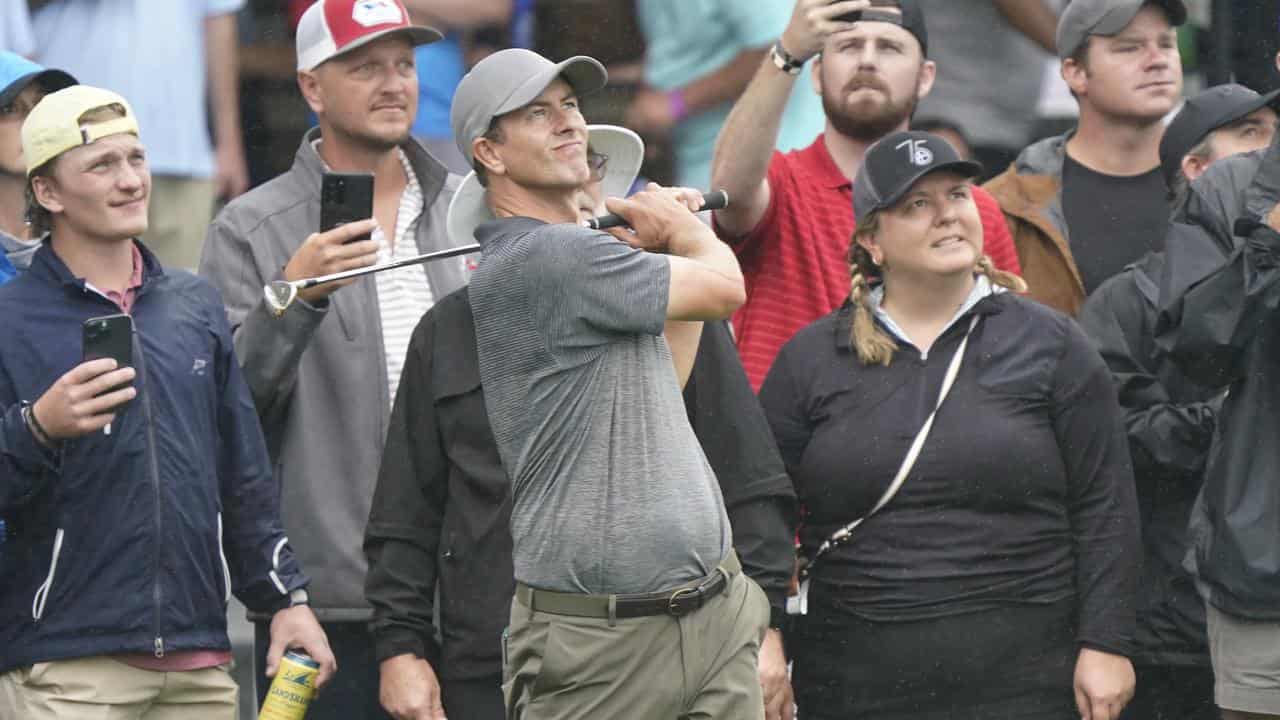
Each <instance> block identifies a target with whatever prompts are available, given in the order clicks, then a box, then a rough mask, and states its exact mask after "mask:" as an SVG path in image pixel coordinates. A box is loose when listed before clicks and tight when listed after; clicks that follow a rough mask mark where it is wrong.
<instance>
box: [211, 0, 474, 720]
mask: <svg viewBox="0 0 1280 720" xmlns="http://www.w3.org/2000/svg"><path fill="white" fill-rule="evenodd" d="M439 37H440V35H439V33H437V32H436V31H434V30H431V29H430V28H426V27H422V26H415V25H411V24H410V23H409V20H408V14H407V13H406V12H405V8H404V6H403V5H402V4H401V3H400V2H399V0H359V1H356V0H320V1H319V2H316V3H315V4H314V5H312V6H311V7H310V8H309V9H308V10H307V12H306V13H305V14H304V15H303V17H302V20H301V22H300V23H299V26H298V36H297V55H298V65H297V67H298V86H299V88H300V89H301V91H302V94H303V96H304V98H305V99H306V101H307V104H308V105H310V107H311V109H312V110H313V111H315V113H316V116H317V117H318V118H319V124H320V127H319V128H317V129H313V130H311V131H310V132H308V133H307V134H306V135H305V136H304V137H303V140H302V145H301V147H300V148H299V149H298V154H297V158H296V159H295V161H294V164H293V167H292V168H291V169H290V170H289V172H287V173H285V174H284V175H281V176H280V177H278V178H276V179H274V180H272V181H271V182H268V183H266V184H265V185H263V186H261V187H259V188H257V189H256V190H254V191H252V192H250V193H248V194H246V195H244V196H241V197H240V198H237V199H236V200H235V201H233V202H232V203H231V204H230V205H228V206H227V208H226V210H224V211H223V212H222V213H220V214H219V216H218V217H217V218H216V219H215V220H214V223H213V226H212V227H211V228H210V231H209V239H208V242H207V243H206V245H205V251H204V257H203V258H202V260H201V273H202V274H204V275H205V276H207V277H208V278H209V279H210V280H211V281H213V283H214V284H215V285H217V286H218V288H219V289H220V290H221V291H222V294H223V296H224V298H225V301H226V303H227V309H228V312H229V314H230V316H231V322H232V324H233V326H234V327H235V343H236V351H237V354H238V355H239V358H240V362H241V364H242V365H243V367H244V373H245V379H246V380H247V381H248V384H249V387H250V389H251V390H252V392H253V399H254V402H255V403H256V405H257V408H258V413H259V415H260V416H261V418H262V425H263V429H264V431H265V433H266V436H267V441H268V447H269V449H270V450H271V453H272V460H273V461H274V463H275V468H276V479H277V481H278V482H280V484H281V493H282V498H283V502H282V503H281V507H282V514H283V519H284V525H285V528H286V529H287V530H288V532H289V536H290V538H292V540H293V544H294V547H296V548H298V554H299V556H300V558H301V559H302V562H303V564H304V566H309V569H310V570H311V572H312V577H313V578H315V579H316V582H315V585H314V592H313V594H312V595H311V597H310V598H309V601H310V603H311V605H312V606H313V607H314V608H315V610H316V614H317V615H318V616H319V618H320V620H321V621H322V623H324V627H325V629H326V632H327V633H328V636H329V639H330V642H331V643H332V645H333V649H334V653H335V655H336V656H337V657H338V663H339V665H340V666H341V667H343V668H344V672H342V673H340V674H339V675H338V676H337V679H336V682H335V684H334V685H333V686H332V687H331V688H329V689H327V690H326V691H325V693H324V696H323V697H322V698H320V699H319V700H317V701H316V702H315V703H313V705H312V707H311V710H310V712H309V714H308V717H310V718H312V719H313V720H314V719H316V718H343V719H344V720H345V719H346V718H362V719H363V718H380V717H383V718H384V717H387V716H386V715H385V713H383V711H382V710H381V708H380V707H379V704H378V664H377V661H376V660H375V657H374V648H373V641H372V637H371V636H370V634H369V632H368V629H367V627H366V625H365V624H366V622H367V621H368V620H369V619H370V617H371V616H372V610H371V608H370V606H369V604H368V602H367V601H366V600H365V597H364V578H365V572H366V562H365V557H364V554H363V553H362V552H361V550H360V541H361V537H362V535H363V533H364V526H365V523H366V521H367V520H368V517H369V508H370V506H371V504H372V501H373V490H374V484H375V481H376V479H377V476H378V464H379V461H380V459H381V455H382V443H383V438H384V436H385V434H386V429H387V423H388V420H389V419H390V416H391V406H392V401H393V399H394V396H395V391H396V388H397V386H398V384H399V380H400V372H401V368H402V365H403V363H404V358H405V352H406V350H407V348H408V344H409V337H410V335H411V334H412V332H413V328H414V325H415V324H416V323H417V321H418V318H420V317H421V316H422V314H423V313H424V312H426V310H427V309H428V308H429V307H431V305H432V304H433V302H434V300H435V299H436V298H441V297H444V296H445V295H447V294H448V293H450V292H452V291H454V290H457V289H458V288H460V287H462V286H463V285H464V284H465V265H464V263H463V261H462V260H457V261H453V262H439V263H432V264H430V265H427V266H422V265H417V266H413V267H408V268H403V269H401V270H399V271H394V272H384V273H378V274H376V275H372V276H366V277H364V278H362V279H360V280H358V281H356V282H354V283H332V284H328V285H322V286H319V287H316V288H313V289H312V290H310V291H304V292H302V293H300V294H299V298H298V301H297V302H295V303H294V304H292V305H291V306H290V307H289V309H288V310H286V311H285V312H283V313H280V314H279V315H278V316H277V315H276V314H274V313H272V312H271V310H270V309H269V308H268V307H267V306H266V305H265V303H264V302H263V295H262V286H263V284H264V283H266V282H268V281H271V280H276V279H279V278H280V277H281V276H283V277H284V278H285V279H288V280H297V279H299V278H304V277H311V276H316V275H324V274H327V273H332V272H337V271H341V270H347V269H350V268H355V267H361V266H366V265H372V264H373V263H374V262H375V261H378V260H384V261H385V260H392V259H400V258H404V257H407V256H412V255H416V254H418V253H421V252H429V251H431V250H438V249H442V248H444V247H447V246H451V245H452V243H451V241H450V239H449V237H448V233H447V232H446V231H445V215H446V212H447V211H448V207H449V201H450V200H451V199H452V197H453V194H454V190H455V189H456V187H457V180H456V179H455V178H453V177H450V176H449V175H448V173H447V172H446V170H445V168H444V167H443V166H442V165H441V164H440V163H439V162H437V161H436V160H435V159H434V158H432V157H431V155H429V154H428V153H427V152H426V150H425V149H423V147H422V145H421V144H419V143H418V142H417V141H415V140H412V139H411V138H410V133H409V129H410V127H411V126H412V124H413V119H414V112H415V109H416V108H417V100H418V98H417V94H418V79H417V74H416V72H415V68H414V47H415V46H417V45H422V44H425V43H428V42H432V41H434V40H437V39H439ZM330 170H332V171H335V172H368V173H372V174H373V175H374V200H373V215H374V220H376V222H374V220H362V221H359V222H353V223H349V224H347V225H344V226H342V227H339V228H336V229H333V230H329V231H327V232H320V233H317V232H316V230H317V229H318V226H319V219H320V186H321V175H322V173H324V172H326V171H330ZM362 238H363V239H362ZM463 240H464V241H465V240H468V239H467V238H463ZM282 268H283V270H282ZM344 286H345V287H346V289H339V288H343V287H344ZM300 600H302V601H306V600H308V598H300ZM266 630H267V628H266V626H265V625H262V624H259V625H258V628H257V643H256V644H257V645H258V648H259V663H261V661H262V658H261V650H262V648H263V647H265V645H266V639H267V638H266Z"/></svg>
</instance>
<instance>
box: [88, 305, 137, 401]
mask: <svg viewBox="0 0 1280 720" xmlns="http://www.w3.org/2000/svg"><path fill="white" fill-rule="evenodd" d="M101 358H112V359H113V360H115V361H116V365H117V367H122V368H123V367H131V366H132V365H133V318H131V317H129V316H128V315H107V316H105V317H96V318H89V319H88V320H85V321H84V326H83V360H84V362H88V361H90V360H99V359H101ZM121 387H126V385H121V386H119V387H114V388H111V389H110V390H107V391H106V392H112V391H115V390H119V389H120V388H121ZM104 394H105V393H104Z"/></svg>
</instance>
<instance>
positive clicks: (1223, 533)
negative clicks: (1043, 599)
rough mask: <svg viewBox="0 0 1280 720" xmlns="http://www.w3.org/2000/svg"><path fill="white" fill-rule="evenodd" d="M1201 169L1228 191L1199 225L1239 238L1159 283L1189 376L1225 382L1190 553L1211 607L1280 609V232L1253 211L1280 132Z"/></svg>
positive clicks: (1212, 383)
mask: <svg viewBox="0 0 1280 720" xmlns="http://www.w3.org/2000/svg"><path fill="white" fill-rule="evenodd" d="M1223 163H1227V164H1226V165H1223ZM1219 165H1223V167H1222V169H1221V170H1220V171H1218V172H1215V170H1218V166H1219ZM1251 170H1252V172H1253V174H1252V175H1249V171H1251ZM1246 180H1247V181H1248V185H1247V186H1245V185H1244V183H1245V182H1246ZM1206 181H1207V183H1208V187H1209V189H1212V190H1216V191H1217V192H1218V193H1219V194H1220V195H1223V196H1224V197H1226V202H1224V203H1222V206H1223V208H1224V209H1223V210H1222V211H1221V212H1219V213H1217V214H1216V216H1211V217H1210V218H1208V219H1207V220H1197V221H1196V222H1197V225H1198V226H1199V227H1200V229H1201V230H1203V231H1207V232H1208V233H1209V234H1210V235H1212V236H1213V237H1214V238H1215V239H1217V240H1218V242H1219V243H1220V244H1221V243H1222V242H1223V239H1224V238H1223V236H1224V234H1225V233H1226V232H1229V231H1234V234H1235V235H1236V237H1235V242H1236V243H1238V247H1236V248H1235V250H1234V251H1233V252H1232V253H1231V256H1230V259H1229V260H1228V261H1227V262H1226V264H1225V265H1221V266H1220V267H1219V268H1218V269H1216V270H1214V271H1213V272H1211V273H1209V274H1208V275H1207V276H1206V277H1204V278H1203V279H1201V280H1198V281H1196V282H1193V283H1191V284H1190V286H1189V287H1187V288H1186V289H1185V290H1179V289H1176V288H1173V289H1170V290H1169V291H1167V292H1166V290H1165V289H1164V288H1162V290H1161V311H1160V320H1159V323H1158V326H1157V340H1158V342H1159V343H1160V346H1161V349H1162V350H1164V351H1166V352H1168V353H1169V355H1170V357H1171V358H1172V359H1173V361H1174V362H1176V363H1178V364H1179V366H1180V367H1181V368H1182V370H1183V371H1184V372H1185V373H1186V374H1187V376H1188V377H1189V378H1191V379H1192V380H1194V381H1195V382H1197V383H1200V384H1202V385H1205V386H1208V387H1215V388H1217V387H1224V386H1227V387H1228V389H1229V394H1228V396H1227V398H1226V400H1225V402H1224V403H1223V407H1222V412H1221V414H1220V416H1219V418H1218V434H1217V437H1216V440H1215V442H1214V446H1213V449H1212V450H1211V451H1210V455H1209V461H1208V465H1207V469H1206V475H1205V485H1204V491H1203V492H1202V493H1201V496H1200V500H1199V502H1198V503H1197V505H1196V508H1195V510H1194V512H1193V516H1192V523H1191V539H1192V543H1193V545H1194V554H1193V555H1192V556H1191V557H1190V558H1189V561H1190V562H1191V564H1192V566H1193V567H1194V568H1195V570H1196V572H1197V573H1198V577H1199V579H1200V581H1201V589H1202V592H1203V593H1204V594H1205V596H1206V599H1207V600H1208V601H1209V602H1211V603H1213V604H1214V605H1215V606H1216V607H1218V608H1220V609H1221V610H1223V611H1225V612H1228V613H1230V614H1232V615H1237V616H1241V617H1249V618H1251V619H1256V620H1277V619H1280V552H1277V547H1280V478H1278V477H1277V476H1278V475H1280V445H1277V444H1276V442H1275V437H1276V434H1277V432H1280V416H1277V413H1276V403H1277V400H1280V397H1278V396H1277V387H1278V386H1280V322H1278V321H1280V318H1277V316H1276V311H1277V309H1280V234H1278V233H1276V231H1275V230H1272V229H1271V228H1269V227H1267V226H1265V225H1263V224H1261V223H1260V222H1258V220H1259V219H1260V218H1263V217H1265V215H1266V214H1267V212H1268V211H1270V209H1271V208H1272V207H1273V206H1274V205H1275V204H1276V201H1277V199H1278V198H1280V143H1273V144H1272V146H1271V147H1270V148H1269V149H1268V150H1266V151H1265V152H1264V153H1252V154H1250V155H1248V156H1242V157H1238V158H1228V159H1227V160H1223V161H1220V162H1219V163H1215V165H1214V167H1212V168H1210V170H1209V173H1206V175H1205V176H1204V177H1202V178H1200V179H1199V180H1197V183H1199V184H1200V185H1201V186H1202V187H1203V186H1204V185H1205V184H1206ZM1233 198H1234V199H1233ZM1233 215H1238V219H1236V220H1232V219H1231V218H1232V216H1233ZM1228 228H1229V230H1228ZM1226 241H1227V242H1231V239H1230V238H1226Z"/></svg>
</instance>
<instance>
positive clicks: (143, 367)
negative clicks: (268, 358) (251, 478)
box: [134, 325, 164, 658]
mask: <svg viewBox="0 0 1280 720" xmlns="http://www.w3.org/2000/svg"><path fill="white" fill-rule="evenodd" d="M134 342H135V345H136V346H135V347H134V357H135V358H137V360H138V362H137V365H138V367H137V370H138V376H139V377H140V378H141V379H142V386H143V389H144V390H145V391H146V392H145V393H144V396H143V402H142V407H143V410H144V411H145V412H146V418H147V457H148V459H149V460H150V465H151V489H152V492H153V494H154V496H155V517H156V522H155V530H156V543H155V546H156V553H155V565H154V570H155V584H154V585H153V586H152V595H151V599H152V602H154V603H155V607H154V609H153V612H154V615H153V620H154V627H155V656H156V657H158V658H162V657H164V637H163V636H161V634H160V601H161V598H162V595H161V592H160V554H161V553H162V552H163V548H164V544H163V543H164V540H163V539H164V533H163V528H162V526H161V506H162V502H161V499H160V466H159V463H158V461H157V460H156V433H155V419H154V415H153V411H152V407H151V387H150V384H149V382H148V379H147V361H146V358H145V357H143V353H142V337H141V335H140V334H139V333H138V330H137V326H136V325H135V327H134Z"/></svg>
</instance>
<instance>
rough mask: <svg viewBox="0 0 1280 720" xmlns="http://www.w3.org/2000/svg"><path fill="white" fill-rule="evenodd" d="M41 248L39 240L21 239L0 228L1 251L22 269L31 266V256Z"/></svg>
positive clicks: (15, 265) (16, 266)
mask: <svg viewBox="0 0 1280 720" xmlns="http://www.w3.org/2000/svg"><path fill="white" fill-rule="evenodd" d="M39 249H40V241H39V240H21V239H19V238H16V237H14V236H12V235H10V234H9V233H7V232H4V231H3V230H0V252H2V253H4V254H5V257H6V258H8V259H9V262H10V263H11V264H12V265H13V266H14V267H15V268H17V269H18V270H20V271H21V270H26V269H27V268H29V267H31V258H33V257H35V255H36V251H37V250H39Z"/></svg>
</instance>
